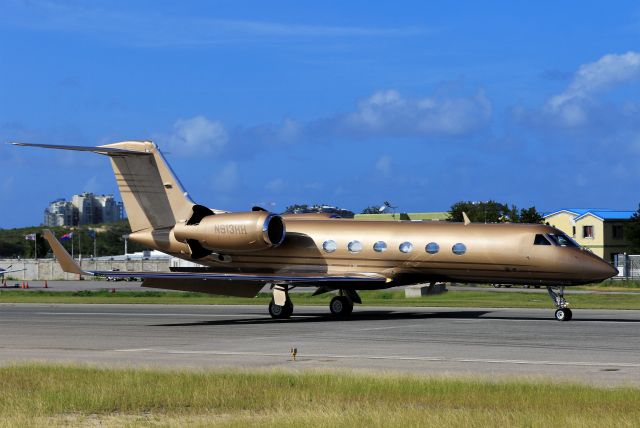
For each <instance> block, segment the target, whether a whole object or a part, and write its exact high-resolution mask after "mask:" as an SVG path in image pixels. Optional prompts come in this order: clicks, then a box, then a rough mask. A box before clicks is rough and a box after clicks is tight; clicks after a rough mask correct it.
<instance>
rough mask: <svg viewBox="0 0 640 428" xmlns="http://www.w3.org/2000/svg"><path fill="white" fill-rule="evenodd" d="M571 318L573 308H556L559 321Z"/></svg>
mask: <svg viewBox="0 0 640 428" xmlns="http://www.w3.org/2000/svg"><path fill="white" fill-rule="evenodd" d="M571 318H573V314H572V313H571V309H569V308H564V309H562V308H561V309H556V319H557V320H558V321H569V320H571Z"/></svg>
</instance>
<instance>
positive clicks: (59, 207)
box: [44, 199, 78, 226]
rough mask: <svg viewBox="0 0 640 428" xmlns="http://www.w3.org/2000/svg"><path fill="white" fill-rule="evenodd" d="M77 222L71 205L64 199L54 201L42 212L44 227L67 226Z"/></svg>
mask: <svg viewBox="0 0 640 428" xmlns="http://www.w3.org/2000/svg"><path fill="white" fill-rule="evenodd" d="M77 222H78V221H77V219H76V214H75V209H74V207H73V204H72V203H71V202H69V201H65V200H64V199H56V200H55V201H53V202H51V203H50V204H49V207H48V208H47V209H46V210H44V225H45V226H69V225H72V224H76V223H77Z"/></svg>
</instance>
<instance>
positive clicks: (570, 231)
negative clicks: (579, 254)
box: [544, 208, 636, 262]
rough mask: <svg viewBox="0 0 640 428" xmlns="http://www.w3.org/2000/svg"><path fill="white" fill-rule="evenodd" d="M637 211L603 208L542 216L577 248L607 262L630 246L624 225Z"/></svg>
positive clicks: (561, 210) (627, 249)
mask: <svg viewBox="0 0 640 428" xmlns="http://www.w3.org/2000/svg"><path fill="white" fill-rule="evenodd" d="M635 213H636V211H630V210H614V209H603V208H564V209H560V210H557V211H553V212H549V213H545V214H544V220H545V222H546V223H548V224H550V225H551V226H553V227H556V228H558V229H560V230H562V231H563V232H564V233H566V234H567V235H569V236H571V237H572V238H573V239H575V240H576V241H577V242H578V244H580V245H581V246H583V247H586V248H589V249H590V250H591V251H593V252H594V253H595V254H597V255H598V256H600V257H602V258H603V259H604V260H607V261H611V262H613V261H615V259H616V255H617V254H622V253H627V252H628V251H629V250H630V249H631V244H630V243H629V241H627V240H626V237H625V225H626V224H627V223H628V222H629V221H630V220H631V218H632V217H633V215H634V214H635Z"/></svg>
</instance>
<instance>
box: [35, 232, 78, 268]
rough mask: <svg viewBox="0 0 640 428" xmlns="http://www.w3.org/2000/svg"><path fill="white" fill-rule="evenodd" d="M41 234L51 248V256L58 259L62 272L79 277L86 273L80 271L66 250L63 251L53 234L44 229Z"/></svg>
mask: <svg viewBox="0 0 640 428" xmlns="http://www.w3.org/2000/svg"><path fill="white" fill-rule="evenodd" d="M43 234H44V239H46V240H47V242H48V243H49V245H50V246H51V249H52V250H53V254H54V255H55V256H56V258H57V259H58V263H60V266H61V267H62V270H63V271H65V272H68V273H75V274H80V275H83V274H86V273H87V272H84V271H83V270H82V269H80V266H78V264H77V263H76V262H75V261H74V260H73V259H72V258H71V256H70V255H69V253H68V252H67V250H65V249H64V247H63V246H62V244H61V243H60V242H59V241H58V240H57V239H56V237H55V236H54V234H53V232H51V231H50V230H49V229H44V230H43Z"/></svg>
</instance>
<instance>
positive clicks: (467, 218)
mask: <svg viewBox="0 0 640 428" xmlns="http://www.w3.org/2000/svg"><path fill="white" fill-rule="evenodd" d="M462 219H463V220H464V225H465V226H467V225H469V224H471V220H469V216H468V215H467V213H466V212H464V211H462Z"/></svg>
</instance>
